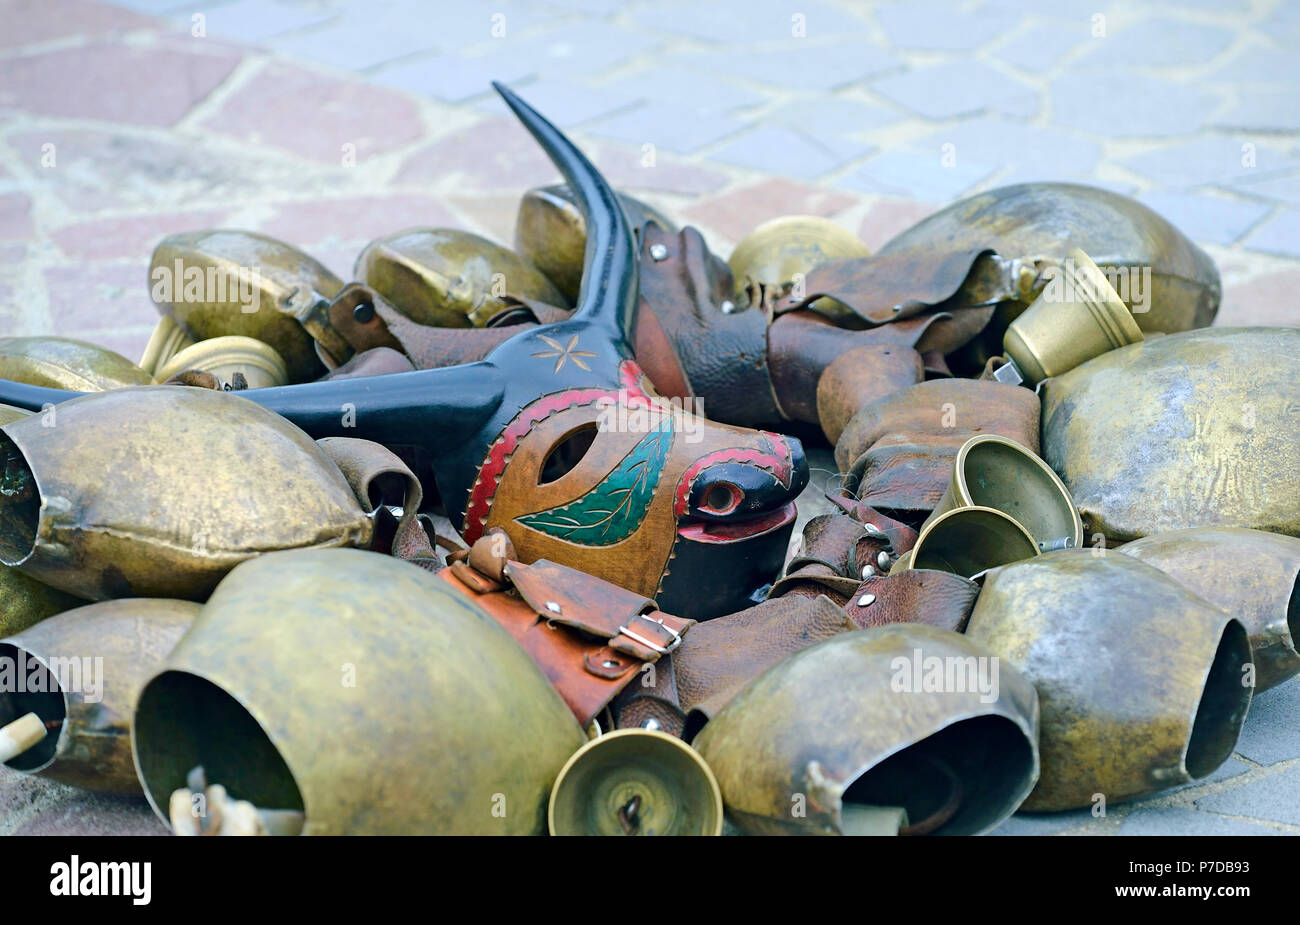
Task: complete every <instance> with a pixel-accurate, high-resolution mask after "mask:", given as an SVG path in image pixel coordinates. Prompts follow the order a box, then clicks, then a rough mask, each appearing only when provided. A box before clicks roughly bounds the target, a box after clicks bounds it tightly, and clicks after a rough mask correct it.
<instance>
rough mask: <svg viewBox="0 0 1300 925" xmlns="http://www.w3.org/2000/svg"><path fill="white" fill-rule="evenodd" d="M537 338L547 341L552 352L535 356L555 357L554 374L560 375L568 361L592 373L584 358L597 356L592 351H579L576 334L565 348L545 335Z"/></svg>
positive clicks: (535, 354)
mask: <svg viewBox="0 0 1300 925" xmlns="http://www.w3.org/2000/svg"><path fill="white" fill-rule="evenodd" d="M537 336H538V337H540V338H541V339H542V340H544V341H546V344H547V346H549V347H550V348H551V350H550V351H544V352H542V353H534V354H533V356H535V357H542V358H543V359H550V358H551V357H555V369H553V370H551V372H552V373H558V372H559V371H560V370H561V369H563V368H564V364H565V362H566V361H568V360H572V361H573V362H574V364H575V365H577V366H578V368H579V369H585V370H587V371H588V372H591V367H590V366H588V365H587V364H586V363H584V362H582V358H583V357H594V356H595V355H596V354H594V353H592V352H591V351H590V350H578V349H577V346H578V335H577V334H574V335H573V336H572V337H570V338H569V342H568V343H567V344H565V345H564V346H560V342H559V341H557V340H553V339H552V338H550V337H547V336H546V335H545V334H538V335H537Z"/></svg>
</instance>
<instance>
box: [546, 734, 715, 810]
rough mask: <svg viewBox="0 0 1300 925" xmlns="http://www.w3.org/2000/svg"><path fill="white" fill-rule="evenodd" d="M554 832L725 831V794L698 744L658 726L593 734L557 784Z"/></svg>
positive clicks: (553, 794) (553, 797)
mask: <svg viewBox="0 0 1300 925" xmlns="http://www.w3.org/2000/svg"><path fill="white" fill-rule="evenodd" d="M547 820H548V822H549V824H550V831H551V834H552V835H721V834H722V794H721V792H720V791H719V790H718V782H717V780H716V779H715V778H714V776H713V772H712V771H710V770H709V766H708V765H707V764H705V762H704V759H703V758H701V757H700V755H699V753H698V752H696V751H695V749H693V748H691V747H690V746H689V745H687V744H686V743H685V742H683V741H682V740H681V739H678V738H676V737H675V736H670V735H668V734H667V733H663V732H659V731H657V730H651V729H619V730H616V731H614V732H609V733H606V734H604V735H601V736H600V737H598V738H595V739H592V740H591V741H590V742H588V743H587V744H586V745H584V746H582V748H580V749H578V751H576V752H574V754H573V757H572V758H570V759H569V760H568V762H567V763H566V764H565V765H564V767H563V768H562V769H561V770H560V774H559V776H558V777H557V778H556V780H555V787H554V788H553V789H552V790H551V802H550V806H549V809H548V812H547Z"/></svg>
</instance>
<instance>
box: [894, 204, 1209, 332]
mask: <svg viewBox="0 0 1300 925" xmlns="http://www.w3.org/2000/svg"><path fill="white" fill-rule="evenodd" d="M968 246H973V247H989V248H992V249H993V250H995V251H997V252H998V253H999V254H1001V255H1002V256H1004V257H1022V256H1023V257H1039V256H1041V257H1045V258H1047V259H1049V260H1059V259H1061V258H1063V257H1064V256H1065V255H1066V253H1067V252H1068V251H1069V250H1070V249H1071V248H1075V247H1077V248H1079V249H1080V250H1082V251H1085V252H1086V253H1088V254H1089V255H1090V256H1091V257H1092V259H1093V260H1095V261H1096V262H1097V264H1098V265H1099V266H1101V267H1102V268H1103V269H1111V270H1118V269H1123V270H1125V271H1126V272H1127V273H1128V274H1130V278H1131V279H1132V278H1136V279H1137V280H1138V281H1139V282H1141V281H1142V280H1144V279H1145V270H1144V268H1150V271H1151V272H1150V286H1149V287H1146V286H1143V288H1144V289H1147V288H1149V289H1150V292H1149V293H1147V292H1144V293H1142V294H1141V295H1142V298H1141V299H1135V298H1134V295H1135V292H1134V290H1132V289H1130V291H1129V292H1128V293H1123V292H1121V295H1122V296H1126V301H1127V302H1128V304H1129V307H1130V308H1132V309H1133V310H1134V317H1135V318H1136V319H1137V323H1138V326H1139V327H1140V328H1141V329H1142V330H1143V331H1148V332H1150V331H1164V332H1173V331H1185V330H1188V329H1190V328H1202V327H1206V326H1207V325H1209V324H1210V323H1211V322H1212V321H1213V320H1214V316H1215V314H1216V313H1217V312H1218V310H1219V296H1220V294H1221V290H1222V287H1221V285H1220V282H1219V271H1218V269H1216V268H1215V266H1214V261H1212V260H1211V259H1210V257H1209V255H1207V254H1206V253H1205V252H1204V251H1203V250H1201V249H1200V248H1199V247H1197V246H1196V245H1195V244H1193V243H1192V242H1191V241H1190V240H1189V239H1188V238H1187V236H1186V235H1184V234H1183V233H1182V232H1181V231H1179V230H1178V229H1177V228H1175V227H1174V226H1173V225H1171V224H1169V222H1167V221H1166V220H1165V219H1164V218H1162V217H1161V216H1159V215H1157V214H1156V213H1155V212H1153V211H1152V210H1150V209H1148V208H1147V207H1146V206H1144V205H1142V204H1141V203H1139V202H1137V201H1136V200H1134V199H1130V198H1129V197H1128V196H1122V195H1120V194H1119V193H1112V192H1110V191H1109V190H1103V189H1098V188H1096V187H1092V186H1083V185H1080V184H1075V183H1020V184H1016V185H1015V186H1003V187H999V188H998V189H992V190H989V191H988V192H985V193H978V194H976V195H974V196H971V197H970V198H968V199H963V200H961V201H960V202H956V203H953V204H952V205H951V206H948V207H947V208H946V209H942V210H940V211H939V212H936V213H935V214H934V215H931V216H929V217H928V218H925V219H923V220H922V221H920V222H918V223H917V224H915V225H913V226H912V227H911V228H909V229H907V230H906V231H904V232H903V233H902V234H899V235H897V236H895V237H894V238H892V239H891V240H890V241H889V242H888V243H886V244H885V245H884V247H882V248H881V249H880V253H882V254H894V253H901V252H904V251H914V250H930V249H935V248H938V249H948V248H954V247H968ZM1134 274H1136V276H1134ZM1142 302H1145V304H1146V308H1147V310H1146V311H1142V310H1141V309H1142V307H1143V305H1142V304H1140V303H1142ZM1135 303H1139V304H1135ZM1003 305H1004V306H1005V307H1006V308H1007V309H1008V311H1007V312H1006V315H1005V317H1007V318H1008V320H1009V317H1013V316H1014V315H1015V314H1016V313H1017V312H1018V311H1020V310H1022V309H1023V307H1024V304H1023V303H1018V302H1006V303H1003Z"/></svg>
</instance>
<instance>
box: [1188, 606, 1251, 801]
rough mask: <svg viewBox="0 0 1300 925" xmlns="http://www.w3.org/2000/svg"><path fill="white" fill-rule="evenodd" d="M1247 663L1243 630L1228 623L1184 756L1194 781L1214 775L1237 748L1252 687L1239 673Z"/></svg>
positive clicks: (1244, 629) (1233, 621) (1248, 656)
mask: <svg viewBox="0 0 1300 925" xmlns="http://www.w3.org/2000/svg"><path fill="white" fill-rule="evenodd" d="M1249 662H1250V640H1249V638H1248V637H1247V635H1246V628H1245V627H1244V626H1242V625H1241V623H1240V622H1239V621H1237V620H1229V621H1228V624H1227V626H1225V627H1224V628H1223V634H1222V635H1221V636H1220V637H1219V646H1218V648H1217V649H1216V650H1215V652H1214V661H1213V662H1212V663H1211V664H1210V671H1209V673H1208V675H1207V676H1206V679H1205V686H1204V687H1203V688H1202V690H1201V699H1200V702H1199V703H1198V704H1197V707H1196V716H1195V718H1194V719H1193V720H1192V734H1191V736H1190V737H1189V738H1188V740H1187V752H1186V753H1185V755H1184V756H1183V765H1184V767H1186V769H1187V773H1188V774H1189V775H1190V776H1191V778H1192V779H1193V780H1198V779H1200V778H1202V777H1205V776H1206V775H1207V774H1210V773H1211V772H1213V771H1214V769H1215V768H1217V767H1218V766H1219V765H1221V764H1223V762H1225V761H1227V760H1228V756H1229V755H1231V754H1232V750H1233V749H1234V748H1236V747H1237V736H1238V735H1240V734H1241V726H1242V723H1244V722H1245V721H1246V711H1247V710H1248V709H1250V695H1251V688H1250V686H1249V685H1248V684H1247V683H1246V680H1247V677H1246V675H1245V673H1244V672H1243V671H1242V667H1243V666H1244V665H1246V664H1249Z"/></svg>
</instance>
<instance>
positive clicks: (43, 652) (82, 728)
mask: <svg viewBox="0 0 1300 925" xmlns="http://www.w3.org/2000/svg"><path fill="white" fill-rule="evenodd" d="M78 603H84V602H78ZM198 613H199V605H198V604H193V603H190V602H189V601H173V600H166V599H156V598H148V599H146V598H128V599H124V600H117V601H102V602H100V603H98V604H86V605H85V606H77V607H76V609H75V610H68V611H67V612H65V613H61V614H59V615H58V616H53V617H50V618H49V619H48V620H45V621H43V622H41V623H39V624H37V625H36V626H33V627H31V628H30V629H27V630H24V631H23V632H21V633H19V634H18V635H16V636H11V637H9V638H7V639H4V640H3V641H0V658H6V659H14V660H16V659H19V658H21V659H23V660H24V664H25V667H27V668H28V669H29V670H28V671H26V672H24V676H25V681H26V683H25V684H24V687H25V689H24V690H22V691H15V690H12V689H11V687H10V685H4V687H5V688H10V689H7V690H3V691H0V726H3V725H4V724H5V723H8V722H9V721H10V720H12V719H14V718H15V717H17V716H21V715H23V714H24V713H26V712H28V711H29V710H30V711H33V712H35V713H36V714H37V715H38V716H39V717H40V718H41V720H42V721H44V722H45V723H46V725H47V729H48V732H47V734H46V737H45V739H44V741H42V742H40V743H38V744H37V745H35V746H33V747H32V748H31V749H29V750H28V751H26V752H24V753H22V754H21V755H18V756H17V757H16V758H13V759H11V760H10V761H8V762H7V767H10V768H13V769H15V770H18V771H24V772H27V773H31V774H36V773H39V774H43V775H45V776H46V777H52V778H54V779H55V780H59V781H62V782H63V783H65V784H73V785H75V786H77V787H84V788H86V789H88V790H98V791H103V792H108V793H124V794H137V795H138V794H139V793H140V784H139V781H138V780H137V779H136V776H135V765H134V764H133V762H132V759H131V741H130V734H131V730H130V725H131V714H132V713H133V712H134V710H135V702H136V697H137V696H138V694H139V691H140V686H141V684H142V682H143V681H144V679H145V678H146V677H148V676H149V675H150V674H152V673H153V672H154V671H155V670H157V668H158V666H159V665H161V664H162V661H163V659H164V658H166V656H167V654H168V653H169V652H171V650H172V647H173V646H175V645H176V643H177V642H178V641H179V640H180V638H181V636H182V635H184V633H185V631H186V630H187V629H188V628H189V626H190V624H191V623H193V622H194V619H195V617H197V616H198ZM28 659H35V660H36V662H37V663H38V664H39V666H40V668H39V669H38V670H36V671H35V672H33V671H32V670H31V668H30V664H31V663H30V662H29V661H27V660H28ZM34 674H35V675H39V677H40V680H39V681H35V679H34V677H33V675H34ZM34 687H42V688H44V692H38V691H34V690H33V688H34Z"/></svg>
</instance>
